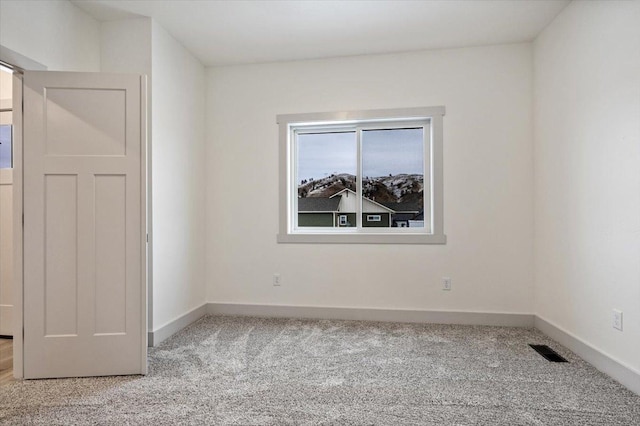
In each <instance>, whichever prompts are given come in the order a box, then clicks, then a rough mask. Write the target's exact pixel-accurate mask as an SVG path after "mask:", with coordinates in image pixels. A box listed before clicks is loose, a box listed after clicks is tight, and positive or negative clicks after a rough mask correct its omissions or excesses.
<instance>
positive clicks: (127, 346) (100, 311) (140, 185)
mask: <svg viewBox="0 0 640 426" xmlns="http://www.w3.org/2000/svg"><path fill="white" fill-rule="evenodd" d="M23 80H24V87H23V102H24V116H23V122H24V127H23V189H24V192H23V194H24V195H23V197H24V202H23V211H24V231H23V232H24V234H23V235H24V237H23V238H24V243H23V253H24V255H23V271H24V278H23V286H24V310H23V316H24V377H25V378H44V377H78V376H102V375H121V374H144V373H146V346H147V345H146V342H147V340H146V273H145V272H146V266H145V265H146V256H145V249H146V247H145V241H146V220H145V217H146V216H145V215H146V207H145V206H146V203H145V198H146V190H145V189H146V179H145V173H146V171H145V137H146V132H145V125H146V122H145V117H146V112H145V107H146V102H144V98H145V86H144V84H145V83H144V77H141V76H135V75H116V74H98V73H68V72H48V71H33V72H25V73H24V78H23Z"/></svg>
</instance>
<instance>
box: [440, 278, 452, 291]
mask: <svg viewBox="0 0 640 426" xmlns="http://www.w3.org/2000/svg"><path fill="white" fill-rule="evenodd" d="M442 289H443V290H446V291H449V290H451V278H449V277H442Z"/></svg>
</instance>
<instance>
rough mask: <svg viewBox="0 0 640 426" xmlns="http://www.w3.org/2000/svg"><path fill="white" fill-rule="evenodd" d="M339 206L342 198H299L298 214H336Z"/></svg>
mask: <svg viewBox="0 0 640 426" xmlns="http://www.w3.org/2000/svg"><path fill="white" fill-rule="evenodd" d="M339 205H340V197H335V198H334V197H331V198H325V197H307V198H298V212H316V213H317V212H336V211H338V206H339Z"/></svg>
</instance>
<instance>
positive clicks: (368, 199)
mask: <svg viewBox="0 0 640 426" xmlns="http://www.w3.org/2000/svg"><path fill="white" fill-rule="evenodd" d="M343 192H348V193H351V194H353V195H356V193H355V192H354V191H352V190H350V189H349V188H345V189H343V190H342V191H340V192H336V193H335V194H333V195H332V196H331V198H333V197H336V196H342V193H343ZM362 198H363V199H364V200H366V201H367V202H369V203H372V204H374V205H377V206H380V207H382V208H383V209H384V210H387V211H388V212H389V213H392V214H393V213H395V211H394V210H393V209H392V208H389V207H387V206H385V205H383V204H380V203H378V202H377V201H373V200H372V199H370V198H367V197H362ZM416 211H417V210H416ZM364 213H367V212H366V211H365V212H364Z"/></svg>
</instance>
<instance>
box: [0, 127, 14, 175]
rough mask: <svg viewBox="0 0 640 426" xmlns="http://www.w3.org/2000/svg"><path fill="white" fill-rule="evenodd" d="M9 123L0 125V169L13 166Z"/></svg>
mask: <svg viewBox="0 0 640 426" xmlns="http://www.w3.org/2000/svg"><path fill="white" fill-rule="evenodd" d="M11 130H12V129H11V126H10V125H1V126H0V169H10V168H12V167H13V148H12V145H13V140H12V134H11V133H12V132H11Z"/></svg>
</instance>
